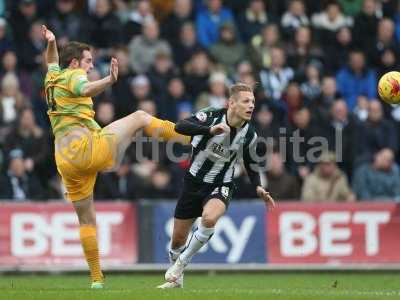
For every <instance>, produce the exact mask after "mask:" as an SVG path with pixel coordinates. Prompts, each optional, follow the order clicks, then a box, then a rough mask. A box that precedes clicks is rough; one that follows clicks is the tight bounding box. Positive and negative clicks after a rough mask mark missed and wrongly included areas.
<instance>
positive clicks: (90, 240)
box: [79, 225, 104, 282]
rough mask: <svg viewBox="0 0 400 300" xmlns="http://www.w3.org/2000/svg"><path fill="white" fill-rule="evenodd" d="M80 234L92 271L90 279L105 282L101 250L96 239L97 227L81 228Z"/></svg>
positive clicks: (87, 226)
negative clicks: (101, 264)
mask: <svg viewBox="0 0 400 300" xmlns="http://www.w3.org/2000/svg"><path fill="white" fill-rule="evenodd" d="M79 234H80V238H81V243H82V247H83V252H84V253H85V257H86V261H87V263H88V265H89V269H90V277H91V278H92V282H93V281H101V282H102V281H103V280H104V277H103V273H102V272H101V268H100V257H99V248H98V244H97V237H96V226H89V225H86V226H81V227H80V228H79Z"/></svg>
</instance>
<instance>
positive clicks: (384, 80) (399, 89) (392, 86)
mask: <svg viewBox="0 0 400 300" xmlns="http://www.w3.org/2000/svg"><path fill="white" fill-rule="evenodd" d="M378 93H379V96H380V97H381V99H382V100H383V101H385V102H386V103H389V104H400V72H396V71H392V72H388V73H386V74H384V75H383V76H382V77H381V79H379V83H378Z"/></svg>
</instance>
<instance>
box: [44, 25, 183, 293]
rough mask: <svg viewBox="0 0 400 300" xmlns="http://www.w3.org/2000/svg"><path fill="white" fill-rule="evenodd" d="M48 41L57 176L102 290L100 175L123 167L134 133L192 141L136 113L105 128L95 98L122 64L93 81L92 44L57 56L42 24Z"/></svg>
mask: <svg viewBox="0 0 400 300" xmlns="http://www.w3.org/2000/svg"><path fill="white" fill-rule="evenodd" d="M42 31H43V37H44V38H45V39H46V40H47V50H46V61H47V65H48V72H47V74H46V78H45V92H46V100H47V104H48V115H49V118H50V122H51V126H52V130H53V133H54V136H55V159H56V164H57V169H58V172H59V173H60V175H61V177H62V181H63V183H64V185H65V188H66V191H67V195H66V196H67V198H68V199H69V200H70V201H72V204H73V206H74V208H75V211H76V213H77V216H78V219H79V225H80V230H79V231H80V239H81V243H82V247H83V252H84V254H85V257H86V260H87V263H88V265H89V269H90V275H91V281H92V285H91V287H92V288H103V286H104V277H103V274H102V271H101V268H100V259H99V249H98V243H97V237H96V216H95V207H94V203H93V188H94V184H95V181H96V176H97V173H98V172H99V171H105V170H109V169H113V168H114V167H115V166H117V165H118V163H119V162H120V160H121V159H122V156H123V155H124V152H125V150H126V148H127V147H128V145H129V144H130V143H131V142H132V139H133V137H134V135H135V133H136V132H137V131H138V130H140V129H144V132H145V133H146V134H147V135H149V136H154V137H158V138H161V139H164V140H171V139H174V140H177V141H179V142H181V143H184V144H188V143H189V142H190V137H188V136H184V135H181V134H178V133H176V132H175V130H174V125H175V124H174V123H172V122H169V121H164V120H160V119H157V118H154V117H152V116H150V115H149V114H147V113H145V112H144V111H136V112H134V113H132V114H130V115H128V116H126V117H124V118H122V119H120V120H117V121H115V122H113V123H111V124H110V125H108V126H106V127H104V128H101V127H100V126H99V125H98V124H97V123H96V121H95V120H94V111H93V102H92V98H91V97H93V96H96V95H98V94H100V93H101V92H103V91H104V90H105V89H106V88H108V87H110V86H111V85H112V84H113V83H115V82H116V81H117V79H118V62H117V60H116V59H115V58H112V59H111V62H110V73H109V75H108V76H106V77H104V78H102V79H100V80H97V81H92V82H90V81H89V80H88V78H87V73H88V72H90V71H91V70H92V69H93V58H92V54H91V52H90V50H91V48H90V46H89V45H86V44H83V43H79V42H69V43H68V44H67V45H65V46H64V47H63V48H62V49H61V51H60V56H59V55H58V50H57V45H56V39H55V36H54V34H53V33H52V32H51V31H50V30H48V29H47V28H46V26H44V25H43V27H42Z"/></svg>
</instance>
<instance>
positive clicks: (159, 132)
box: [144, 117, 190, 145]
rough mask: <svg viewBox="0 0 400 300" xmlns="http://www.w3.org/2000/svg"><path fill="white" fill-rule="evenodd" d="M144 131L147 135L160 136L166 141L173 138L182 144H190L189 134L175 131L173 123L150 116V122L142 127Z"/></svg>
mask: <svg viewBox="0 0 400 300" xmlns="http://www.w3.org/2000/svg"><path fill="white" fill-rule="evenodd" d="M144 133H145V134H146V135H147V136H151V137H155V138H162V139H164V140H166V141H169V140H172V139H173V140H176V141H179V142H181V143H182V144H184V145H188V144H190V136H187V135H183V134H180V133H177V132H176V131H175V123H172V122H170V121H167V120H161V119H158V118H155V117H152V120H151V123H150V124H149V125H148V126H146V127H145V128H144Z"/></svg>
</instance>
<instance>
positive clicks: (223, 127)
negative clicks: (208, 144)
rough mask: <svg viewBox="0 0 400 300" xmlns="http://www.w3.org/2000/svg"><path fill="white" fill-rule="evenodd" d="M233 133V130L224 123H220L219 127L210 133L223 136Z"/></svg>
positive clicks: (213, 128)
mask: <svg viewBox="0 0 400 300" xmlns="http://www.w3.org/2000/svg"><path fill="white" fill-rule="evenodd" d="M230 131H231V129H230V128H229V126H228V125H226V124H223V123H219V124H218V125H215V126H213V127H211V128H210V133H211V134H212V135H219V134H223V133H229V132H230Z"/></svg>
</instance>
